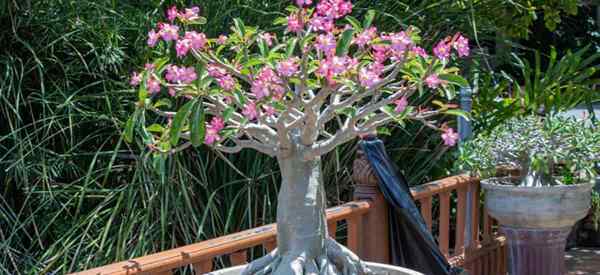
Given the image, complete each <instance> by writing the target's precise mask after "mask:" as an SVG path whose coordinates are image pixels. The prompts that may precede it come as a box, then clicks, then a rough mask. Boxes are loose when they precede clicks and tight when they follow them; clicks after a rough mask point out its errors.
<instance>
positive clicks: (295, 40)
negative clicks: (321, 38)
mask: <svg viewBox="0 0 600 275" xmlns="http://www.w3.org/2000/svg"><path fill="white" fill-rule="evenodd" d="M297 43H298V38H292V39H290V40H289V41H288V45H287V50H286V51H285V54H286V56H287V57H290V56H292V55H293V54H294V50H295V49H296V44H297Z"/></svg>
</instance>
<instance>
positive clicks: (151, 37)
mask: <svg viewBox="0 0 600 275" xmlns="http://www.w3.org/2000/svg"><path fill="white" fill-rule="evenodd" d="M159 38H160V34H159V33H157V32H156V31H155V30H150V31H149V32H148V46H149V47H151V48H152V47H154V46H156V43H158V39H159Z"/></svg>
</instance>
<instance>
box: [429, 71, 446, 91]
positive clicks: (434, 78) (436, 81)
mask: <svg viewBox="0 0 600 275" xmlns="http://www.w3.org/2000/svg"><path fill="white" fill-rule="evenodd" d="M442 83H443V82H442V80H441V79H440V78H439V77H438V75H437V74H431V75H429V76H428V77H427V78H425V84H427V87H429V88H431V89H437V88H438V87H439V86H440V84H442Z"/></svg>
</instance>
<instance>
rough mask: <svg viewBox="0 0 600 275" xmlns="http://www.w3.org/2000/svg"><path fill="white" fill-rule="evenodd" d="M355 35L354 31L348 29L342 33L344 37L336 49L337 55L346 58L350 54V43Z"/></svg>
mask: <svg viewBox="0 0 600 275" xmlns="http://www.w3.org/2000/svg"><path fill="white" fill-rule="evenodd" d="M353 35H354V30H353V29H347V30H345V31H344V32H343V33H342V37H341V38H340V41H339V42H338V45H337V48H336V49H335V54H336V55H337V56H344V55H346V54H347V53H348V49H349V48H350V43H351V42H352V36H353Z"/></svg>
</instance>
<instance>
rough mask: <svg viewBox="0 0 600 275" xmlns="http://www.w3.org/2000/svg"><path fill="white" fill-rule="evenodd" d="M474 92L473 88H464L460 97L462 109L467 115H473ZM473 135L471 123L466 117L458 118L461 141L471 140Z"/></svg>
mask: <svg viewBox="0 0 600 275" xmlns="http://www.w3.org/2000/svg"><path fill="white" fill-rule="evenodd" d="M472 95H473V92H472V90H471V87H463V88H461V89H460V93H459V97H460V108H461V109H462V110H463V111H465V112H466V113H471V109H472V106H473V99H472V98H471V97H472ZM472 134H473V129H472V127H471V121H470V120H467V119H465V118H464V117H458V135H459V137H460V141H461V142H464V141H466V140H468V139H469V138H471V135H472Z"/></svg>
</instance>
